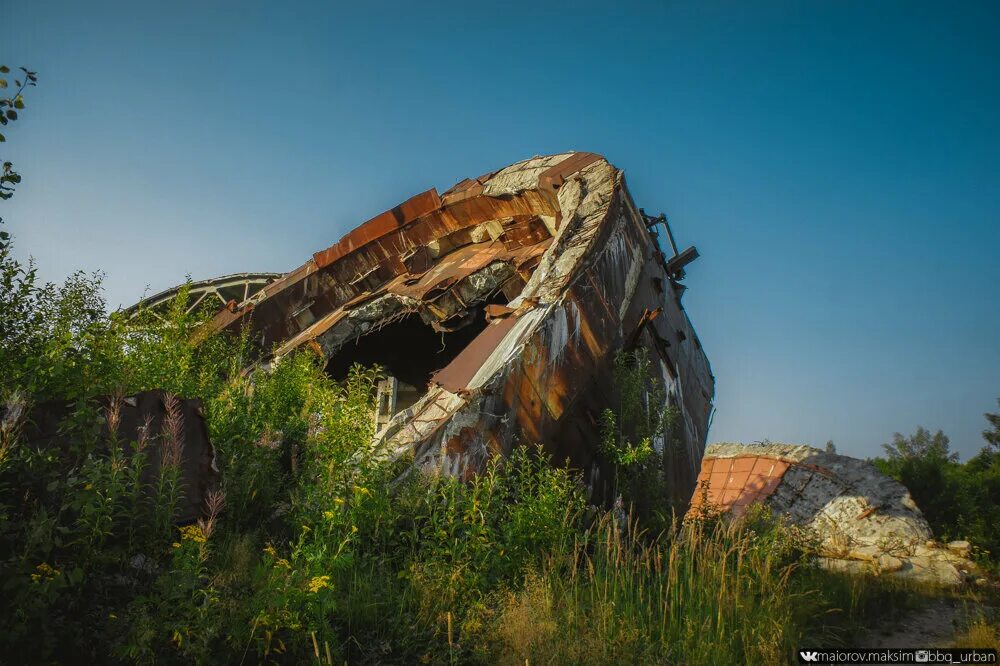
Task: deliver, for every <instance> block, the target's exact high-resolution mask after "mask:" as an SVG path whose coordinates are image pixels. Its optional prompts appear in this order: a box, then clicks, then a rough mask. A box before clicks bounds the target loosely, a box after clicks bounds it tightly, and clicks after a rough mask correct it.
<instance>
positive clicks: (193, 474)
mask: <svg viewBox="0 0 1000 666" xmlns="http://www.w3.org/2000/svg"><path fill="white" fill-rule="evenodd" d="M167 399H168V395H167V394H166V393H165V392H164V391H160V390H155V391H143V392H140V393H137V394H135V395H131V396H124V397H110V396H104V397H100V398H97V399H96V403H95V404H94V405H93V409H94V410H95V411H96V412H97V414H98V415H99V418H100V424H101V431H100V434H99V436H98V440H97V441H98V451H99V452H104V453H107V451H108V447H110V446H112V445H113V443H117V445H118V446H121V447H122V451H123V452H124V453H125V455H126V456H128V457H131V456H132V455H133V454H134V453H135V451H136V448H137V446H138V445H139V443H140V442H144V445H145V447H146V448H145V449H144V450H145V454H146V464H145V467H144V468H143V473H142V478H141V481H142V483H143V484H145V485H147V486H151V484H153V483H154V482H155V479H156V478H157V476H158V474H159V469H160V454H161V450H162V444H163V440H164V420H165V418H166V416H167V407H166V401H167ZM115 405H117V410H118V425H117V429H116V431H115V433H114V437H112V434H111V431H110V430H111V429H110V428H109V414H110V412H111V411H112V409H113V408H114V406H115ZM72 409H73V405H72V404H70V403H69V402H66V401H52V402H43V403H39V404H37V405H35V406H33V407H32V408H31V410H30V411H29V413H28V418H27V421H26V424H25V428H24V431H23V439H24V441H25V442H27V443H28V444H29V445H31V446H35V447H41V448H56V449H59V450H63V451H68V447H70V446H71V443H72V442H74V441H78V438H74V437H73V436H72V434H71V433H69V432H68V431H66V430H65V428H64V423H65V421H66V419H67V417H69V416H70V414H71V411H72ZM177 410H178V414H179V415H180V418H181V423H182V436H181V465H180V469H181V483H182V486H183V489H184V496H183V498H182V501H181V505H180V507H179V509H178V514H177V516H176V519H177V521H178V522H179V523H187V522H192V521H194V520H196V519H198V518H200V517H202V514H203V509H204V503H205V499H206V496H207V494H208V492H209V491H211V490H213V489H214V488H216V487H217V485H218V483H219V470H218V468H217V467H216V462H215V449H214V448H213V447H212V443H211V441H210V440H209V438H208V428H207V426H206V424H205V418H204V413H203V409H202V404H201V401H200V400H181V399H178V400H177ZM142 430H145V431H146V433H145V435H143V434H141V431H142Z"/></svg>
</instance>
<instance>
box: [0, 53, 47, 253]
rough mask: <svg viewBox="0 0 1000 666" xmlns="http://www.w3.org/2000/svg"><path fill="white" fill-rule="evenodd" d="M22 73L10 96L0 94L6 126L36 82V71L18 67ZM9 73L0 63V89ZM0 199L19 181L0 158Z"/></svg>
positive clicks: (2, 137) (10, 193) (0, 112)
mask: <svg viewBox="0 0 1000 666" xmlns="http://www.w3.org/2000/svg"><path fill="white" fill-rule="evenodd" d="M20 70H21V72H22V74H18V75H17V76H19V77H20V78H19V79H15V80H14V85H15V87H16V88H17V90H16V92H14V94H13V95H10V96H6V95H3V96H0V125H2V126H6V125H8V124H9V123H11V122H13V121H15V120H17V118H18V113H17V112H18V111H20V110H22V109H24V94H23V93H24V89H25V88H28V87H30V86H34V85H36V84H37V83H38V73H37V72H32V71H30V70H28V69H26V68H24V67H21V68H20ZM9 73H10V67H7V66H6V65H0V90H4V89H6V88H8V87H9V85H10V84H9V83H8V81H7V77H6V75H7V74H9ZM6 141H7V137H6V136H5V135H4V134H3V133H2V132H0V143H4V142H6ZM0 165H2V166H0V201H3V200H6V199H10V198H11V197H12V196H14V186H15V185H17V184H18V183H20V182H21V176H20V175H19V174H18V173H17V172H16V171H14V165H13V164H12V163H11V162H8V161H5V160H0ZM6 240H8V239H7V238H6V237H5V234H4V233H3V232H0V241H6Z"/></svg>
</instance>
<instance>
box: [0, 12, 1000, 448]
mask: <svg viewBox="0 0 1000 666" xmlns="http://www.w3.org/2000/svg"><path fill="white" fill-rule="evenodd" d="M998 27H1000V5H998V4H997V3H995V2H984V3H973V2H963V3H954V4H950V3H924V2H915V1H906V2H878V3H869V2H846V1H840V0H838V1H836V2H801V1H796V2H772V3H742V2H732V3H725V2H670V3H649V4H643V3H609V2H602V3H586V2H574V3H560V2H549V3H523V4H520V3H516V2H505V3H495V4H493V3H469V2H461V3H458V2H456V3H444V2H426V3H414V2H408V3H390V2H361V3H358V2H352V3H337V2H286V3H275V2H268V3H263V2H261V3H258V2H248V1H245V0H244V1H241V2H236V1H235V0H233V1H225V0H214V1H212V2H204V1H199V2H194V1H178V2H170V3H144V2H116V3H110V2H88V3H80V2H68V1H67V2H49V1H47V0H33V1H32V2H21V3H8V4H7V6H5V7H4V9H3V10H2V13H0V62H6V63H8V64H10V65H15V66H16V65H20V64H25V65H27V66H29V67H30V68H32V69H35V70H37V71H38V72H39V76H40V84H39V87H38V88H36V89H32V90H31V95H30V97H29V98H28V108H27V109H25V111H24V112H23V113H22V116H21V118H22V119H21V120H19V121H18V122H17V123H16V125H13V126H11V127H9V130H11V131H9V132H7V134H8V139H9V140H8V143H7V144H5V149H4V156H5V159H13V160H14V161H15V162H16V164H17V165H18V167H19V171H20V172H21V173H22V175H23V176H24V183H23V185H22V186H21V187H20V189H19V191H18V193H17V195H16V196H15V197H14V199H12V200H11V201H9V202H6V203H5V204H3V210H2V211H0V212H2V214H3V217H4V219H5V220H6V221H7V225H6V226H7V227H8V228H9V230H11V231H13V232H14V233H15V234H16V238H17V247H18V251H19V252H20V253H21V254H22V256H26V255H27V254H29V253H30V254H31V255H33V256H34V257H35V258H36V259H37V261H38V263H39V265H40V272H41V274H42V276H43V277H44V278H47V279H52V280H58V279H61V278H62V277H63V276H64V275H66V274H67V273H68V272H71V271H72V270H74V269H80V268H82V269H88V270H95V269H101V270H104V271H105V272H106V273H107V280H106V284H107V294H108V298H109V301H110V302H111V304H112V305H117V304H120V303H121V304H128V303H131V302H132V301H134V300H136V299H138V298H139V297H140V296H141V295H142V293H143V291H144V290H145V288H146V286H147V285H148V286H149V287H150V289H152V290H153V291H157V290H159V289H162V288H165V287H168V286H171V285H172V284H175V283H177V282H180V281H182V280H183V279H184V276H185V275H186V274H190V275H192V276H193V277H194V278H195V279H198V278H204V277H210V276H213V275H219V274H223V273H228V272H238V271H256V270H261V271H284V270H288V269H290V268H292V267H294V266H297V265H299V264H300V263H302V261H304V260H305V259H306V257H308V256H309V255H310V254H311V253H312V252H313V251H314V250H317V249H319V248H322V247H325V246H327V245H329V244H330V243H331V242H333V241H335V240H336V239H337V238H339V237H340V236H341V235H342V234H343V233H344V232H346V231H347V230H349V229H350V228H352V227H353V226H355V225H356V224H358V223H359V222H361V221H364V220H365V219H367V218H369V217H371V216H372V215H374V214H376V213H379V212H381V211H382V210H384V209H386V208H388V207H390V206H392V205H395V204H396V203H398V202H399V201H401V200H403V199H404V198H406V197H408V196H410V195H412V194H414V193H416V192H419V191H422V190H424V189H427V188H428V187H431V186H436V187H438V189H443V188H446V187H448V186H450V185H452V184H453V183H454V182H456V181H457V180H460V179H461V178H464V177H466V176H470V175H478V174H480V173H483V172H485V171H488V170H491V169H495V168H498V167H501V166H504V165H506V164H509V163H511V162H514V161H517V160H519V159H523V158H526V157H530V156H531V155H535V154H546V153H554V152H560V151H565V150H586V151H594V152H599V153H602V154H604V155H606V156H607V157H608V158H609V159H610V160H611V161H612V162H614V163H615V164H616V165H617V166H619V167H621V168H623V169H625V171H626V174H627V178H628V181H629V185H630V188H631V189H632V192H633V195H634V196H635V198H636V200H637V202H638V204H639V205H640V206H643V207H644V208H645V209H646V210H647V211H649V212H660V211H664V212H666V213H667V214H668V215H669V216H670V218H671V220H672V222H673V226H674V229H675V233H676V235H677V237H678V240H679V242H680V243H683V244H685V245H687V244H696V245H697V246H698V248H699V250H700V251H701V254H702V258H701V259H699V260H698V261H697V262H696V263H695V264H693V265H692V266H691V267H690V270H689V277H688V281H687V283H688V286H689V291H688V292H687V294H686V295H685V303H686V306H687V308H688V311H689V313H690V315H691V318H692V320H693V321H694V323H695V325H696V327H697V329H698V331H699V335H700V337H701V338H702V341H703V343H704V346H705V349H706V351H707V352H708V354H709V358H710V360H711V362H712V365H713V368H714V371H715V374H716V377H717V380H718V396H717V407H718V412H717V414H716V417H715V421H714V425H713V428H712V431H711V433H710V435H709V439H710V440H711V441H722V440H742V441H752V440H759V439H763V438H769V439H771V440H774V441H790V442H806V443H813V444H816V445H819V446H822V445H823V443H824V442H826V441H827V440H828V439H832V440H834V441H835V442H836V444H837V445H838V448H839V449H840V450H841V451H842V452H845V453H849V454H852V455H857V456H870V455H876V454H877V453H879V451H880V447H879V445H880V444H881V443H883V442H886V441H888V440H889V439H890V438H891V436H892V433H893V432H895V431H902V432H912V431H913V430H914V429H915V428H916V426H917V425H925V426H927V427H929V428H932V429H936V428H942V429H944V431H945V432H946V433H947V434H948V435H949V436H950V437H951V438H952V443H953V446H954V447H955V448H956V449H957V450H959V451H960V452H961V453H962V454H963V456H968V455H970V454H971V453H972V452H974V451H975V450H977V449H978V448H979V447H980V446H982V444H983V442H982V439H981V438H980V434H979V433H980V431H981V430H982V429H983V427H984V426H985V424H986V422H985V420H984V419H983V417H982V413H983V412H984V411H987V410H993V411H995V410H996V398H997V397H998V396H1000V307H998V302H997V291H998V287H1000V261H998V259H997V257H998V248H1000V225H998V223H997V222H998V221H997V217H998V214H997V211H998V210H1000V178H998V175H1000V174H998V161H997V156H998V155H1000V130H998V123H997V117H998V113H997V105H998V99H1000V77H998V76H997V63H998V62H1000V45H998V43H1000V40H997V39H996V34H997V32H998Z"/></svg>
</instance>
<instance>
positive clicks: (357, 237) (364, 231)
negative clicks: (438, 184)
mask: <svg viewBox="0 0 1000 666" xmlns="http://www.w3.org/2000/svg"><path fill="white" fill-rule="evenodd" d="M440 207H441V197H439V196H438V193H437V190H436V189H434V188H431V189H429V190H427V191H426V192H421V193H420V194H417V195H415V196H413V197H410V198H409V199H407V200H406V201H404V202H403V203H401V204H400V205H398V206H396V207H395V208H390V209H389V210H387V211H385V212H384V213H382V214H380V215H376V216H375V217H373V218H372V219H370V220H368V221H367V222H365V223H364V224H362V225H361V226H359V227H358V228H357V229H355V230H354V231H351V232H350V233H348V234H347V235H346V236H344V237H343V238H341V239H340V240H339V241H338V242H337V243H335V244H334V245H331V246H330V247H328V248H327V249H325V250H323V251H321V252H317V253H315V254H314V255H313V261H315V262H316V266H317V267H319V268H323V267H325V266H329V265H330V264H332V263H333V262H334V261H336V260H337V259H339V258H340V257H343V256H344V255H346V254H348V253H350V252H353V251H354V250H357V249H358V248H360V247H363V246H365V245H367V244H368V243H371V242H372V241H374V240H376V239H379V238H381V237H383V236H385V235H386V234H389V233H390V232H392V231H395V230H396V229H398V228H399V227H402V226H403V225H405V224H407V223H409V222H412V221H413V220H415V219H417V218H418V217H420V216H422V215H426V214H427V213H430V212H432V211H435V210H437V209H438V208H440Z"/></svg>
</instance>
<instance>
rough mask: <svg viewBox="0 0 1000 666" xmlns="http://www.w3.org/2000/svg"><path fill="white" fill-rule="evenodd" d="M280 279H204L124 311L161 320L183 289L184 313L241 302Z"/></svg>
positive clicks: (258, 275) (265, 275) (239, 276)
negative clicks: (184, 294)
mask: <svg viewBox="0 0 1000 666" xmlns="http://www.w3.org/2000/svg"><path fill="white" fill-rule="evenodd" d="M280 277H281V273H234V274H233V275H222V276H220V277H214V278H209V279H207V280H197V281H194V282H189V283H187V284H182V285H177V286H175V287H171V288H169V289H164V290H163V291H161V292H159V293H157V294H154V295H152V296H147V297H146V298H143V299H142V300H141V301H139V302H138V303H136V304H135V305H132V306H130V307H128V308H126V309H125V314H126V315H129V316H130V317H134V316H135V315H136V314H138V313H139V311H140V310H144V311H147V312H150V313H152V314H153V316H155V317H157V318H160V319H162V316H161V315H162V314H163V312H164V311H165V310H166V309H167V308H169V307H170V305H171V304H172V303H173V302H174V299H175V298H177V295H178V294H179V293H180V291H181V289H182V288H184V287H187V289H188V293H187V303H186V304H185V311H186V312H191V311H193V310H196V309H198V308H201V307H209V306H211V307H214V308H218V307H225V306H226V305H227V304H228V303H230V302H232V303H242V302H243V301H245V300H247V299H248V298H250V297H251V296H253V295H254V294H256V293H257V292H258V291H260V290H261V289H263V288H264V287H265V286H266V285H268V284H270V283H272V282H274V281H275V280H277V279H278V278H280Z"/></svg>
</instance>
